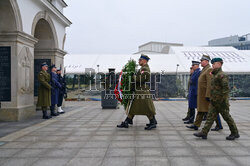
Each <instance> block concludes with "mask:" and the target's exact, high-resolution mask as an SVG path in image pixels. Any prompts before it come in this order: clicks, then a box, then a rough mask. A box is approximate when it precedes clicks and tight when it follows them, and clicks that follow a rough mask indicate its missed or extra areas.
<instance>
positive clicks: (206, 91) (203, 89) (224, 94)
mask: <svg viewBox="0 0 250 166" xmlns="http://www.w3.org/2000/svg"><path fill="white" fill-rule="evenodd" d="M210 61H211V63H212V68H211V66H210V64H209V63H210ZM199 65H201V66H202V67H203V68H202V70H200V68H199ZM222 65H223V59H222V58H213V59H212V60H211V59H210V57H209V56H207V55H203V56H202V58H201V60H200V62H199V61H192V67H191V68H190V80H189V86H188V89H189V94H188V113H187V116H186V117H185V118H184V119H183V121H185V122H184V123H185V124H192V125H190V126H186V127H187V128H189V129H192V130H198V129H199V127H200V126H201V123H202V121H206V122H205V125H204V127H203V128H202V130H201V132H198V133H194V136H196V137H201V138H202V139H207V135H208V132H209V131H210V128H211V127H212V125H213V123H214V121H215V122H216V126H215V128H213V129H211V130H212V131H219V130H222V129H223V127H222V124H221V120H220V115H219V114H221V116H222V117H223V119H224V120H225V121H226V122H227V124H228V126H229V129H230V131H231V134H230V135H229V136H228V137H226V139H227V140H234V139H236V138H239V137H240V135H239V132H238V129H237V127H236V124H235V122H234V120H233V118H232V117H231V115H230V113H229V82H228V76H227V75H226V74H225V73H224V72H223V71H222ZM195 109H197V114H196V118H195Z"/></svg>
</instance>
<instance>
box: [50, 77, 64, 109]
mask: <svg viewBox="0 0 250 166" xmlns="http://www.w3.org/2000/svg"><path fill="white" fill-rule="evenodd" d="M50 74H51V82H50V83H51V86H52V90H51V105H55V104H58V95H59V89H61V88H62V87H61V84H60V83H59V82H58V77H57V74H56V73H54V72H51V73H50Z"/></svg>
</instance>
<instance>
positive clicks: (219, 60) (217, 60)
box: [211, 58, 223, 64]
mask: <svg viewBox="0 0 250 166" xmlns="http://www.w3.org/2000/svg"><path fill="white" fill-rule="evenodd" d="M214 62H221V63H223V60H222V58H213V59H212V61H211V63H212V64H214Z"/></svg>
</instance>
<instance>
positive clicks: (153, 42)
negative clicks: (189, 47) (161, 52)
mask: <svg viewBox="0 0 250 166" xmlns="http://www.w3.org/2000/svg"><path fill="white" fill-rule="evenodd" d="M149 44H162V45H178V46H183V44H181V43H166V42H155V41H150V42H147V43H145V44H142V45H140V46H139V48H141V47H144V46H146V45H149Z"/></svg>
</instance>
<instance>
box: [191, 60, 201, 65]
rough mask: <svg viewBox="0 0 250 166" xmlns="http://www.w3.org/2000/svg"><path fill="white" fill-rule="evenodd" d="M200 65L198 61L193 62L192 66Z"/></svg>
mask: <svg viewBox="0 0 250 166" xmlns="http://www.w3.org/2000/svg"><path fill="white" fill-rule="evenodd" d="M199 64H200V62H198V61H192V65H199Z"/></svg>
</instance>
